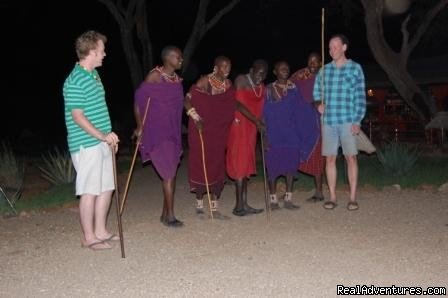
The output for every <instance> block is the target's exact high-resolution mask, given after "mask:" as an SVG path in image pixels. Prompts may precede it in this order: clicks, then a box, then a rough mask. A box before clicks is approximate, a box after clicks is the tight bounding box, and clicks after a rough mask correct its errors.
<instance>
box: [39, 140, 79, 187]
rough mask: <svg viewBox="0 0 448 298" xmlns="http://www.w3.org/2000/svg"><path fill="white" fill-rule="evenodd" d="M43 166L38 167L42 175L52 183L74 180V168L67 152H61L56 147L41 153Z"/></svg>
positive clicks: (58, 183)
mask: <svg viewBox="0 0 448 298" xmlns="http://www.w3.org/2000/svg"><path fill="white" fill-rule="evenodd" d="M42 160H43V161H44V165H43V166H39V167H38V168H39V169H40V170H41V172H42V175H41V176H42V177H43V178H44V179H46V180H48V181H50V182H51V183H53V184H54V185H61V184H68V183H72V182H73V181H74V180H75V169H74V167H73V163H72V159H71V157H70V154H69V153H68V152H63V151H61V150H60V149H58V148H57V147H55V148H54V149H53V150H50V151H49V152H48V153H47V154H44V155H42Z"/></svg>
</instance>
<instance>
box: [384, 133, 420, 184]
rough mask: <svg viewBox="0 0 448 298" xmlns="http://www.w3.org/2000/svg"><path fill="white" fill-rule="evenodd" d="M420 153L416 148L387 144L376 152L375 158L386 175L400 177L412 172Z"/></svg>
mask: <svg viewBox="0 0 448 298" xmlns="http://www.w3.org/2000/svg"><path fill="white" fill-rule="evenodd" d="M420 153H421V152H420V150H419V148H418V147H417V146H411V145H406V144H404V143H398V142H388V143H386V144H384V145H383V147H382V148H381V149H380V150H378V151H377V156H378V159H379V161H380V163H381V165H382V166H383V168H384V170H385V171H386V173H387V174H390V175H392V176H395V177H400V176H404V175H406V174H408V173H409V172H410V171H411V170H412V168H413V167H414V165H415V163H416V162H417V159H418V158H419V156H420Z"/></svg>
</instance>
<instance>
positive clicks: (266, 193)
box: [260, 132, 271, 223]
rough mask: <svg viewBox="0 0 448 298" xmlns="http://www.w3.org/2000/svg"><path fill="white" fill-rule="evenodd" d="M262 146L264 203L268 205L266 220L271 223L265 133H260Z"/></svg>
mask: <svg viewBox="0 0 448 298" xmlns="http://www.w3.org/2000/svg"><path fill="white" fill-rule="evenodd" d="M260 145H261V159H262V161H263V182H264V203H265V205H266V220H267V222H268V223H269V222H270V221H271V202H270V201H269V196H268V192H269V190H268V181H267V177H266V159H265V157H264V141H263V132H260Z"/></svg>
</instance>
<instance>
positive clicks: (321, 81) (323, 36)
mask: <svg viewBox="0 0 448 298" xmlns="http://www.w3.org/2000/svg"><path fill="white" fill-rule="evenodd" d="M321 19H322V24H321V58H322V70H321V76H320V100H321V104H322V105H323V106H324V107H325V95H324V79H325V8H322V16H321ZM324 114H325V109H324V113H322V117H321V126H322V129H323V127H324Z"/></svg>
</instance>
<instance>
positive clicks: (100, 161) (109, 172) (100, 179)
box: [72, 142, 115, 196]
mask: <svg viewBox="0 0 448 298" xmlns="http://www.w3.org/2000/svg"><path fill="white" fill-rule="evenodd" d="M72 161H73V166H74V167H75V170H76V195H78V196H79V195H83V194H91V195H96V196H98V195H100V194H101V193H102V192H105V191H109V190H114V189H115V181H114V173H113V164H112V162H113V161H112V152H111V150H110V148H109V146H108V145H107V144H106V143H104V142H102V143H100V144H98V145H95V146H92V147H88V148H84V147H82V146H81V148H80V150H79V151H78V152H76V153H73V154H72Z"/></svg>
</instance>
